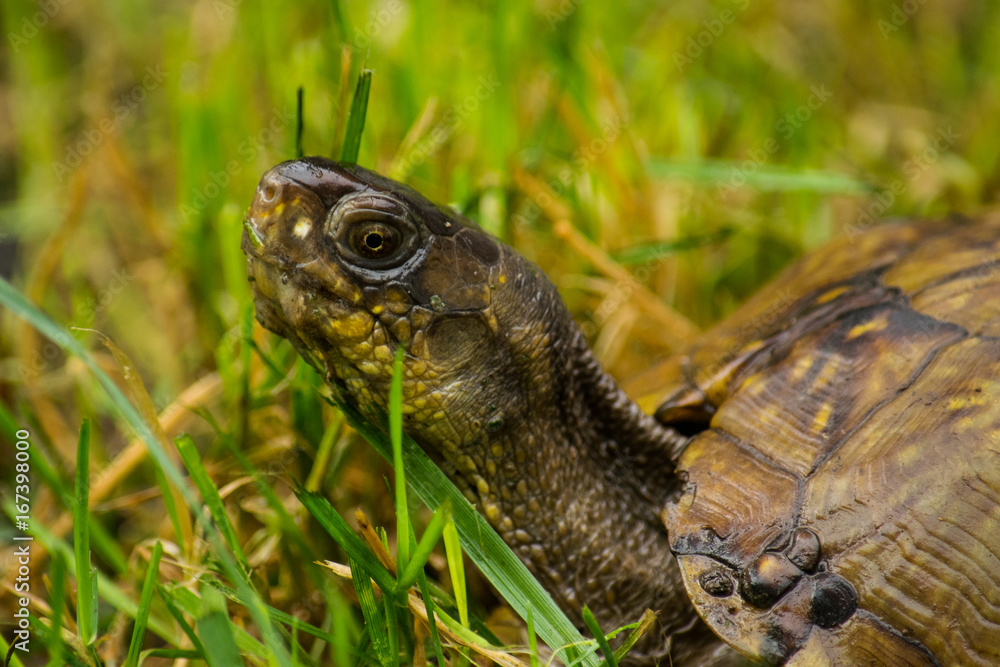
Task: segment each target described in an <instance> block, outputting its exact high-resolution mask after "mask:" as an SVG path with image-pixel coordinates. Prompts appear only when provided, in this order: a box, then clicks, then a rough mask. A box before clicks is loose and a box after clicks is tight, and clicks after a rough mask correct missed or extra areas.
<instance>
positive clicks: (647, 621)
mask: <svg viewBox="0 0 1000 667" xmlns="http://www.w3.org/2000/svg"><path fill="white" fill-rule="evenodd" d="M655 622H656V612H654V611H653V610H652V609H647V610H646V612H645V613H644V614H643V615H642V618H640V619H639V622H638V623H636V624H635V625H636V627H635V629H634V630H632V632H631V633H630V634H629V636H628V637H627V638H626V639H625V641H624V642H622V645H621V646H619V647H618V648H617V649H615V658H616V659H617V660H618V661H619V662H621V660H622V658H624V657H625V655H626V654H627V653H628V652H629V651H630V650H631V649H632V647H633V646H635V643H636V642H637V641H639V638H640V637H642V636H643V635H644V634H646V631H647V630H649V629H650V628H651V627H653V624H654V623H655Z"/></svg>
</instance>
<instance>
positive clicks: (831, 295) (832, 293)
mask: <svg viewBox="0 0 1000 667" xmlns="http://www.w3.org/2000/svg"><path fill="white" fill-rule="evenodd" d="M847 291H848V288H847V286H846V285H842V286H840V287H834V288H833V289H832V290H829V291H827V292H824V293H823V294H820V295H819V296H818V297H817V298H816V305H817V306H818V305H820V304H823V303H829V302H831V301H833V300H834V299H836V298H837V297H838V296H840V295H841V294H844V293H845V292H847Z"/></svg>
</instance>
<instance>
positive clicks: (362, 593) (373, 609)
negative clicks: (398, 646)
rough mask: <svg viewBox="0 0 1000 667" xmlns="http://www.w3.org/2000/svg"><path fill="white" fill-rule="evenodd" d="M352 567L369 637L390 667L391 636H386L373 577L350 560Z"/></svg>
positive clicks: (386, 665) (381, 658)
mask: <svg viewBox="0 0 1000 667" xmlns="http://www.w3.org/2000/svg"><path fill="white" fill-rule="evenodd" d="M350 566H351V579H352V580H353V581H354V590H355V592H356V593H357V594H358V604H360V605H361V615H362V616H364V618H365V627H367V628H368V636H369V637H370V638H371V640H372V645H373V646H374V647H375V655H376V656H377V657H378V660H379V662H380V663H381V664H382V665H384V666H385V667H388V666H389V664H390V660H391V656H390V655H389V636H388V635H387V634H386V624H385V619H384V618H383V617H382V611H381V610H380V609H379V607H378V604H376V602H375V591H374V590H373V589H372V581H371V577H370V576H369V573H368V571H367V570H365V569H364V568H363V567H362V566H361V565H359V564H358V562H357V561H355V560H354V559H351V560H350Z"/></svg>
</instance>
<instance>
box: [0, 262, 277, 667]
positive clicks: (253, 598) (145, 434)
mask: <svg viewBox="0 0 1000 667" xmlns="http://www.w3.org/2000/svg"><path fill="white" fill-rule="evenodd" d="M0 304H2V305H4V306H6V307H7V308H8V309H9V310H10V311H11V312H12V313H13V314H14V315H16V316H18V317H20V318H22V319H23V320H25V321H26V322H28V323H29V324H31V325H32V326H33V327H34V328H35V329H37V330H38V332H39V333H41V334H42V335H44V336H46V337H47V338H48V339H49V340H51V341H52V342H53V343H55V344H56V345H57V346H58V347H60V348H62V349H63V350H64V351H65V352H66V353H68V354H72V355H73V356H75V357H77V358H78V359H80V361H81V362H83V364H84V366H86V367H87V369H88V370H90V372H91V373H92V374H93V375H94V377H95V378H96V379H97V381H98V383H99V384H100V385H101V387H102V388H103V389H104V391H105V392H106V393H107V395H108V398H109V399H110V401H111V405H112V406H113V407H114V408H115V410H116V411H117V412H118V414H119V416H120V417H121V418H122V419H124V420H125V422H126V423H127V424H128V425H129V426H130V427H131V428H132V429H133V430H134V431H135V432H136V434H137V435H138V437H139V438H140V439H141V440H142V441H143V442H144V443H145V444H146V447H147V449H148V450H149V453H150V456H151V457H152V458H153V460H154V461H155V462H156V464H157V465H158V466H159V467H160V468H161V469H162V470H163V472H164V474H165V475H166V476H167V478H168V479H169V480H170V482H171V486H172V488H174V489H176V490H177V492H178V493H179V494H180V497H181V498H182V499H183V501H184V503H185V504H186V505H187V507H188V508H189V509H191V510H196V509H198V508H199V505H200V504H199V503H198V501H197V498H196V496H195V494H194V493H193V492H192V491H191V489H190V488H189V487H188V486H187V485H186V482H185V480H184V476H183V475H182V474H181V472H180V470H179V469H178V468H177V466H176V465H175V464H174V462H173V461H172V460H171V459H170V457H169V456H168V455H167V453H166V450H165V449H164V448H163V447H162V445H161V444H160V441H159V440H158V439H157V437H156V436H155V435H154V434H153V431H152V427H151V426H150V425H148V424H147V423H146V421H145V419H144V418H143V416H142V415H141V414H140V412H139V410H138V409H137V408H136V406H135V405H133V404H132V403H131V402H130V401H129V400H128V398H126V397H125V394H123V393H122V391H121V389H119V388H118V385H117V384H116V383H115V381H114V380H112V379H111V378H110V377H109V376H108V374H107V373H105V372H104V370H103V369H102V368H101V367H100V365H98V363H97V361H96V360H95V359H94V357H93V355H92V354H91V353H90V352H89V351H88V350H87V349H86V348H84V347H83V345H82V344H81V343H80V341H78V340H77V339H76V338H74V337H73V336H72V335H71V334H70V333H69V332H68V331H66V329H64V328H63V327H61V326H59V325H57V324H56V323H55V322H53V321H52V320H51V319H50V318H49V317H48V316H47V315H46V314H45V313H43V312H42V311H41V310H39V309H38V308H37V307H36V306H35V305H34V304H32V303H31V302H30V301H28V300H27V299H26V298H25V297H24V295H23V294H21V293H20V292H18V291H17V290H16V289H14V287H13V286H11V284H10V283H9V282H7V281H6V280H4V279H3V278H0ZM139 381H140V382H141V380H139ZM49 537H50V538H52V536H51V535H50V536H49ZM205 537H206V539H207V541H208V542H209V544H210V545H211V547H212V551H213V552H214V554H215V556H216V557H217V558H218V561H219V563H220V564H221V565H222V568H223V570H224V571H225V572H226V574H227V575H228V576H230V577H231V578H232V580H233V581H236V582H237V584H238V590H239V592H240V596H241V598H242V599H243V605H244V606H245V607H246V608H247V609H248V610H249V611H250V615H251V616H252V617H253V620H254V622H255V623H256V624H257V625H258V629H259V631H260V632H261V634H262V636H263V637H264V638H265V640H266V641H267V645H268V648H269V649H271V652H272V655H273V656H276V658H275V659H276V660H278V662H279V664H283V665H285V664H289V660H288V655H287V652H286V651H285V650H284V647H283V646H282V645H281V642H280V639H278V637H277V636H276V635H275V632H274V628H273V627H271V625H270V622H269V621H268V618H267V614H266V613H264V611H263V601H262V600H261V598H260V595H259V594H258V593H257V591H256V590H254V589H253V588H252V587H250V586H248V585H246V583H245V581H244V580H243V578H242V577H241V576H240V575H239V565H238V564H237V563H236V562H235V561H234V560H233V558H232V556H231V555H230V554H229V552H228V549H227V548H226V544H225V542H224V541H223V540H222V539H221V538H220V537H219V535H218V534H216V533H214V532H211V531H210V532H208V533H207V534H206V536H205ZM49 542H50V546H49V547H48V548H49V549H50V550H51V548H53V546H54V545H56V544H59V540H56V539H54V538H52V539H50V540H49ZM108 584H109V585H110V582H108ZM102 588H104V589H105V590H106V589H107V586H106V585H105V584H103V583H102ZM105 599H106V600H108V601H109V602H111V603H112V604H114V605H115V607H117V608H118V609H122V610H126V609H127V608H133V611H132V612H131V613H132V614H133V615H134V603H133V602H132V601H131V600H130V599H129V598H128V596H125V595H124V594H122V595H121V597H120V598H118V599H117V601H112V600H111V599H110V597H109V595H107V594H105ZM126 613H129V612H126ZM150 627H152V623H150ZM157 634H160V636H161V637H170V636H172V635H173V633H172V632H171V631H170V630H168V629H162V632H160V631H158V632H157Z"/></svg>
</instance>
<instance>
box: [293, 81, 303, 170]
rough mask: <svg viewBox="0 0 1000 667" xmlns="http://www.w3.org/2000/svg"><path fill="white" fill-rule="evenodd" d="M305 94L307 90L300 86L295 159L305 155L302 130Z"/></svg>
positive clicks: (296, 100)
mask: <svg viewBox="0 0 1000 667" xmlns="http://www.w3.org/2000/svg"><path fill="white" fill-rule="evenodd" d="M304 93H305V89H304V88H302V86H299V88H298V90H296V91H295V159H296V160H298V159H301V158H302V156H303V155H304V153H303V152H302V130H303V128H304V126H305V123H303V121H302V97H303V94H304Z"/></svg>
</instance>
